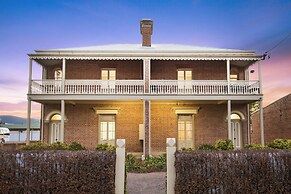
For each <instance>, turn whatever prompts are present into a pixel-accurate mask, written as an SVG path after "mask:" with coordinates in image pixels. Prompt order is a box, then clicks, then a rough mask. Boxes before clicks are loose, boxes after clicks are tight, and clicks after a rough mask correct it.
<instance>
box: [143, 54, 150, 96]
mask: <svg viewBox="0 0 291 194" xmlns="http://www.w3.org/2000/svg"><path fill="white" fill-rule="evenodd" d="M150 71H151V60H150V59H148V58H146V59H143V80H144V92H145V93H146V94H148V93H150V79H151V78H150Z"/></svg>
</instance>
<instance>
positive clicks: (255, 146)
mask: <svg viewBox="0 0 291 194" xmlns="http://www.w3.org/2000/svg"><path fill="white" fill-rule="evenodd" d="M244 148H245V149H249V150H263V149H268V147H267V146H262V145H261V144H247V145H245V146H244Z"/></svg>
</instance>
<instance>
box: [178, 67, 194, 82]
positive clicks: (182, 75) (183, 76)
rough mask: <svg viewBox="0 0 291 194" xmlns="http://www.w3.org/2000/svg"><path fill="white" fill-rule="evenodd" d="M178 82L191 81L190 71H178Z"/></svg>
mask: <svg viewBox="0 0 291 194" xmlns="http://www.w3.org/2000/svg"><path fill="white" fill-rule="evenodd" d="M178 80H192V70H191V69H178Z"/></svg>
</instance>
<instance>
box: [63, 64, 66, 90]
mask: <svg viewBox="0 0 291 194" xmlns="http://www.w3.org/2000/svg"><path fill="white" fill-rule="evenodd" d="M65 79H66V59H63V66H62V92H63V93H65Z"/></svg>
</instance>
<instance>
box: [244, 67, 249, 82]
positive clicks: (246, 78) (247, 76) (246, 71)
mask: <svg viewBox="0 0 291 194" xmlns="http://www.w3.org/2000/svg"><path fill="white" fill-rule="evenodd" d="M249 79H250V74H249V68H247V69H246V70H245V80H249Z"/></svg>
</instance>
